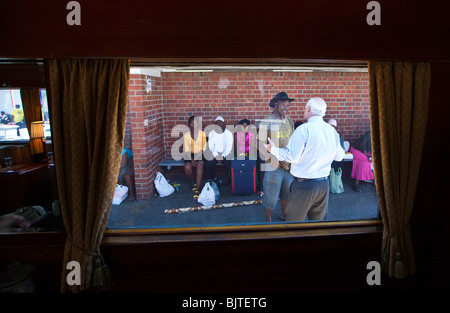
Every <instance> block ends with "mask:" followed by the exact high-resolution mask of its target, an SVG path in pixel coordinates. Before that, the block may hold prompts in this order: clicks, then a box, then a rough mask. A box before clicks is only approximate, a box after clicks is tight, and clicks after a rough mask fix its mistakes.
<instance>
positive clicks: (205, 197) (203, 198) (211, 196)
mask: <svg viewBox="0 0 450 313" xmlns="http://www.w3.org/2000/svg"><path fill="white" fill-rule="evenodd" d="M198 202H199V203H201V204H203V205H214V204H216V194H215V192H214V189H213V188H212V187H211V185H210V184H209V182H207V183H205V186H204V187H203V189H202V192H200V194H199V196H198Z"/></svg>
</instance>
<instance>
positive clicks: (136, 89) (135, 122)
mask: <svg viewBox="0 0 450 313" xmlns="http://www.w3.org/2000/svg"><path fill="white" fill-rule="evenodd" d="M147 79H151V84H152V90H151V91H149V92H147ZM129 86H130V87H129V92H128V93H129V96H128V116H127V129H126V133H125V142H124V146H125V147H131V148H132V150H133V158H134V173H135V181H136V195H137V198H138V199H149V198H151V197H152V195H153V194H154V191H155V190H154V184H153V180H154V178H155V175H156V171H157V170H158V163H159V162H160V161H161V159H163V157H164V144H163V143H164V138H163V136H162V133H161V129H162V128H163V118H164V114H163V102H162V99H163V97H162V96H163V93H162V81H161V79H160V78H157V77H150V76H146V75H141V74H132V75H130V84H129Z"/></svg>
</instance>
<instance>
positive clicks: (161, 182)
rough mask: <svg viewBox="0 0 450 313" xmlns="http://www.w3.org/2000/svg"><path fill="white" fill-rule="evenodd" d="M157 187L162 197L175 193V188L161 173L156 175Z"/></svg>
mask: <svg viewBox="0 0 450 313" xmlns="http://www.w3.org/2000/svg"><path fill="white" fill-rule="evenodd" d="M155 187H156V190H157V191H158V193H159V196H160V197H167V196H169V195H171V194H172V193H173V192H174V191H175V188H173V186H171V185H170V184H169V183H168V182H167V180H166V179H165V178H164V175H163V174H161V173H160V172H157V173H156V178H155Z"/></svg>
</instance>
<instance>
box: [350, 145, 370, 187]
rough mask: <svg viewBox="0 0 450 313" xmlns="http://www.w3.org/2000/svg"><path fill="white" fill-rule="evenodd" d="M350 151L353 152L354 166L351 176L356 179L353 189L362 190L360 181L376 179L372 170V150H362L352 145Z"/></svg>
mask: <svg viewBox="0 0 450 313" xmlns="http://www.w3.org/2000/svg"><path fill="white" fill-rule="evenodd" d="M349 152H350V153H351V154H353V167H352V174H351V177H352V178H353V179H354V182H353V190H354V191H357V192H360V191H361V188H360V187H359V182H360V181H366V180H374V179H375V176H374V175H373V171H372V154H371V152H370V150H366V149H364V151H362V152H361V151H360V150H357V149H355V148H354V147H353V146H350V149H349Z"/></svg>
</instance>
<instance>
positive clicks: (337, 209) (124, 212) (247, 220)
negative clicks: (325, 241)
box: [107, 162, 379, 229]
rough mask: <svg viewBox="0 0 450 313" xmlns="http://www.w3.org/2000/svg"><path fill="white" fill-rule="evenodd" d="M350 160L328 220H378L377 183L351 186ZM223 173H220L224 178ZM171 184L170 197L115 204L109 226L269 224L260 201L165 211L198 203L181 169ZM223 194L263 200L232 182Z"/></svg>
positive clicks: (277, 220) (173, 174) (226, 198)
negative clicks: (237, 191) (241, 192)
mask: <svg viewBox="0 0 450 313" xmlns="http://www.w3.org/2000/svg"><path fill="white" fill-rule="evenodd" d="M351 164H352V163H351V162H345V165H344V170H343V184H344V190H345V191H344V193H341V194H330V199H329V208H328V216H327V218H326V220H327V221H342V220H359V219H377V218H379V211H378V198H377V194H376V189H375V184H374V183H372V182H365V183H361V189H362V192H355V191H353V189H352V179H351V178H350V173H351ZM223 175H224V173H218V174H217V176H219V177H221V176H223ZM164 176H165V177H166V179H168V180H169V182H170V183H171V184H174V183H178V184H181V186H180V188H179V191H176V192H174V193H173V194H171V195H170V196H167V197H162V198H161V197H158V196H155V197H153V198H152V199H150V200H135V201H128V200H125V201H123V202H122V203H121V204H120V205H113V206H112V208H111V213H110V217H109V221H108V225H107V228H121V229H123V228H167V227H190V226H222V225H243V224H244V225H250V224H267V223H266V221H265V211H264V208H263V206H262V205H261V204H256V205H250V206H238V207H231V208H219V209H211V210H202V211H195V212H186V213H171V214H166V213H165V210H167V209H173V208H185V207H191V206H199V205H201V204H199V203H198V202H197V201H196V200H194V199H193V198H192V191H191V182H190V181H189V179H188V178H187V177H186V176H185V175H184V174H183V173H182V172H181V171H179V170H178V171H174V170H171V171H169V172H167V173H164ZM220 192H221V197H220V199H219V201H218V202H217V203H229V202H235V201H249V200H258V199H262V197H261V196H260V193H259V192H257V193H253V194H251V195H246V196H236V195H233V194H232V193H231V185H230V186H228V187H222V188H221V189H220ZM280 209H281V205H280V203H278V206H277V209H276V210H274V211H273V212H272V223H281V222H283V221H282V220H281V219H280V218H279V216H280V212H281V211H280Z"/></svg>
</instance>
